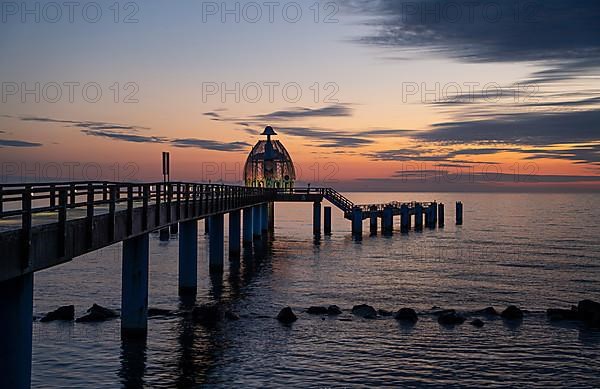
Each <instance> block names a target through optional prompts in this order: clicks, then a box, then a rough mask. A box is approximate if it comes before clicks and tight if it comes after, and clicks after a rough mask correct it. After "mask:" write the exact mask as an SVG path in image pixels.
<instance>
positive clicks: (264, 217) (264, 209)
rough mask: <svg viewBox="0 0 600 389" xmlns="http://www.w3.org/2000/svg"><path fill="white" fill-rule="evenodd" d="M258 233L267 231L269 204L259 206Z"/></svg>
mask: <svg viewBox="0 0 600 389" xmlns="http://www.w3.org/2000/svg"><path fill="white" fill-rule="evenodd" d="M260 217H261V220H260V231H261V232H262V233H265V232H267V231H268V230H269V204H268V203H264V204H261V206H260Z"/></svg>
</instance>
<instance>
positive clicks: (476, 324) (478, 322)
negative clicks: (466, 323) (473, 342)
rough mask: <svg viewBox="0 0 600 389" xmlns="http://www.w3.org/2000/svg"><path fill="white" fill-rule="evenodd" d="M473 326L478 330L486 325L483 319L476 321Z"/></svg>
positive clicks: (472, 323)
mask: <svg viewBox="0 0 600 389" xmlns="http://www.w3.org/2000/svg"><path fill="white" fill-rule="evenodd" d="M471 325H472V326H474V327H477V328H481V327H483V326H484V325H485V323H484V322H483V321H482V320H481V319H475V320H473V321H472V322H471Z"/></svg>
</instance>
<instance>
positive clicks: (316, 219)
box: [313, 201, 321, 236]
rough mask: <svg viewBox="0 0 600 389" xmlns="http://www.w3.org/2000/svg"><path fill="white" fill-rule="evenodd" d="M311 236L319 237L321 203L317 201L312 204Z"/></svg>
mask: <svg viewBox="0 0 600 389" xmlns="http://www.w3.org/2000/svg"><path fill="white" fill-rule="evenodd" d="M313 234H314V235H315V236H321V203H320V202H319V201H315V202H314V203H313Z"/></svg>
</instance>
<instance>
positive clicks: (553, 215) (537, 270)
mask: <svg viewBox="0 0 600 389" xmlns="http://www.w3.org/2000/svg"><path fill="white" fill-rule="evenodd" d="M347 196H348V197H349V198H350V199H352V200H353V201H354V202H355V203H369V202H383V201H388V200H423V201H430V200H434V199H435V200H438V201H442V202H445V203H446V204H447V211H446V225H447V226H446V228H444V229H438V230H435V231H429V230H426V231H424V232H422V233H415V232H411V233H410V234H408V235H401V234H400V233H399V231H396V233H395V234H394V236H393V237H382V236H376V237H369V236H368V226H367V222H365V228H364V230H365V236H364V239H363V241H362V242H360V243H357V242H353V241H352V239H351V236H350V223H349V221H347V220H344V219H343V217H342V215H341V214H340V213H339V212H338V211H336V210H335V209H334V220H333V235H332V236H331V237H323V238H322V239H321V240H320V241H318V242H315V241H314V240H313V237H312V220H311V217H312V204H277V206H276V229H275V233H274V237H273V239H272V241H271V243H269V244H268V245H267V247H266V248H265V250H264V252H263V253H262V254H256V255H253V254H252V253H245V254H244V255H243V256H242V258H241V260H239V261H230V262H228V263H229V264H228V265H226V269H225V273H224V274H223V276H222V277H220V276H219V277H214V276H213V277H211V276H210V275H209V272H208V259H207V257H208V242H207V239H206V238H205V237H204V235H203V232H202V231H203V228H200V230H201V232H200V233H201V234H202V235H201V236H200V239H199V245H200V249H199V264H200V266H199V293H198V296H197V299H196V301H197V303H204V302H209V301H225V302H227V303H229V304H231V306H232V308H233V310H234V311H236V312H238V313H239V315H240V316H241V319H240V320H239V321H233V322H224V323H222V324H221V325H219V326H217V327H216V328H208V329H207V328H205V327H203V326H201V325H194V324H193V323H190V322H188V321H187V320H186V319H184V318H182V317H170V318H151V319H150V320H149V323H148V326H149V334H148V339H147V341H146V342H132V341H127V342H122V341H121V339H120V331H119V325H120V323H119V320H113V321H108V322H104V323H98V324H84V323H81V324H80V323H76V324H73V323H69V324H66V323H39V322H35V323H34V342H33V385H34V386H35V387H93V388H101V387H107V388H113V387H121V386H127V387H136V386H142V385H143V386H147V387H174V386H178V387H190V386H196V385H198V386H222V387H244V388H245V387H283V386H288V387H351V386H352V387H354V386H363V387H374V386H393V387H413V386H444V385H452V386H464V387H483V386H486V387H500V386H502V387H506V386H521V387H523V386H524V387H535V386H539V387H564V386H569V387H600V332H593V331H590V330H588V329H585V328H583V327H579V326H578V325H576V324H560V325H557V324H553V323H550V322H548V321H547V320H546V318H545V313H544V312H545V309H546V308H549V307H569V306H570V305H571V304H576V303H577V301H579V300H581V299H584V298H592V299H595V300H600V244H599V242H598V239H599V236H600V227H599V226H598V220H600V195H595V194H577V195H571V194H544V195H537V194H536V195H531V194H444V193H440V194H420V193H412V194H411V193H402V194H390V193H382V194H375V193H349V194H347ZM456 200H462V201H463V202H464V203H465V224H464V225H463V226H460V227H456V226H454V223H453V221H454V207H453V204H454V201H456ZM398 223H399V222H398V220H396V227H398ZM177 253H178V242H177V240H176V239H174V240H171V241H170V242H169V243H168V244H164V243H160V242H159V241H158V237H157V236H156V235H153V236H152V237H151V242H150V254H151V258H150V297H149V300H150V306H151V307H158V308H167V309H180V308H181V305H180V304H181V302H180V300H179V298H178V297H177ZM120 269H121V246H120V245H115V246H112V247H108V248H106V249H103V250H101V251H98V252H95V253H93V254H90V255H86V256H83V257H80V258H77V259H75V260H74V261H72V262H70V263H68V264H65V265H62V266H59V267H56V268H53V269H49V270H46V271H42V272H40V273H37V274H36V277H35V302H34V304H35V305H34V312H35V313H36V314H37V315H40V314H43V313H44V312H47V311H49V310H51V309H54V308H56V307H57V306H59V305H64V304H75V306H76V314H77V315H81V314H83V312H84V311H85V310H86V309H87V308H88V307H89V306H91V305H92V304H93V303H98V304H101V305H104V306H108V307H111V308H115V309H118V308H119V306H120V290H121V278H120V277H121V275H120V274H121V273H120ZM360 303H367V304H371V305H373V306H375V307H376V308H384V309H387V310H397V309H398V308H400V307H413V308H415V309H416V310H417V311H419V312H420V313H421V319H420V320H419V322H418V323H417V324H416V325H415V326H411V327H406V326H402V325H400V324H398V323H397V322H396V321H395V320H394V319H391V318H382V319H378V320H365V319H359V318H352V315H351V314H350V312H349V310H350V309H351V307H352V306H353V305H354V304H360ZM327 304H337V305H339V306H340V307H342V309H344V310H345V312H344V314H343V315H341V316H340V317H339V318H337V319H336V318H327V319H325V320H322V319H321V318H320V317H318V316H310V315H308V314H306V313H303V312H302V310H303V309H306V308H307V307H309V306H311V305H327ZM508 304H517V305H519V306H521V307H523V308H524V309H526V310H527V312H526V316H525V319H524V321H523V322H522V324H521V325H507V324H506V323H504V322H503V321H502V320H496V321H487V322H486V326H485V327H484V328H482V329H475V328H474V327H472V326H470V325H469V324H468V323H465V324H463V325H461V326H457V327H455V328H453V329H450V328H445V327H441V326H440V325H439V324H438V323H437V322H436V321H435V318H434V317H433V316H431V315H428V314H427V313H428V311H429V310H430V309H431V308H432V306H438V307H443V308H455V309H457V310H462V311H469V310H475V309H480V308H484V307H486V306H489V305H494V306H496V307H497V308H499V309H500V308H502V307H504V306H506V305H508ZM286 305H290V306H291V307H292V308H293V309H294V310H295V311H296V312H297V313H298V314H299V320H298V321H297V322H296V323H294V324H293V325H292V326H290V327H286V326H283V325H280V324H279V323H278V322H277V321H276V320H274V319H273V317H274V316H276V315H277V313H278V311H279V309H280V308H282V307H283V306H286ZM346 318H352V321H346V320H339V319H346Z"/></svg>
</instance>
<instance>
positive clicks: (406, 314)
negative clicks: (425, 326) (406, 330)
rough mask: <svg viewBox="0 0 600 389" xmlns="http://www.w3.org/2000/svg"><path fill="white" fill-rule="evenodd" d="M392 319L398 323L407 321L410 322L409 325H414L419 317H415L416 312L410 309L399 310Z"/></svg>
mask: <svg viewBox="0 0 600 389" xmlns="http://www.w3.org/2000/svg"><path fill="white" fill-rule="evenodd" d="M394 319H396V320H400V321H407V322H411V323H416V322H417V321H418V320H419V317H418V316H417V312H415V310H414V309H412V308H401V309H400V310H399V311H398V312H396V314H395V315H394Z"/></svg>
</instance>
